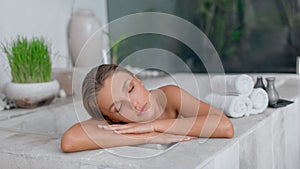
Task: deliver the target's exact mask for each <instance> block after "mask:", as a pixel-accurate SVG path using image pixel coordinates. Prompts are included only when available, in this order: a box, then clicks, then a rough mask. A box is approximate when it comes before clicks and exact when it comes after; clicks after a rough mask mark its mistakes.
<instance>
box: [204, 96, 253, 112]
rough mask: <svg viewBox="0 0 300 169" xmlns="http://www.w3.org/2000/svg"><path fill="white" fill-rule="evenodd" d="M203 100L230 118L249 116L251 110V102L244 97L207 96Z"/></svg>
mask: <svg viewBox="0 0 300 169" xmlns="http://www.w3.org/2000/svg"><path fill="white" fill-rule="evenodd" d="M205 100H206V101H207V102H208V103H210V104H211V105H212V106H214V107H216V108H218V109H220V110H221V111H223V112H224V113H225V114H226V115H227V116H230V117H242V116H249V115H250V113H251V110H252V102H251V100H250V98H248V97H246V96H221V95H218V94H209V95H207V96H206V97H205Z"/></svg>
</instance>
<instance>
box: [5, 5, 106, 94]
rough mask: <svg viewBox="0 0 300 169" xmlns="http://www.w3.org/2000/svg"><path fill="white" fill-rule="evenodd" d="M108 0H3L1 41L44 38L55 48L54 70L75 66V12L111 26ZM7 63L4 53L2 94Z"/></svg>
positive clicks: (53, 57) (53, 49) (53, 50)
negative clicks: (71, 28)
mask: <svg viewBox="0 0 300 169" xmlns="http://www.w3.org/2000/svg"><path fill="white" fill-rule="evenodd" d="M106 6H107V5H106V0H50V1H49V0H0V42H1V43H2V42H5V41H7V40H10V39H11V38H15V37H16V36H17V35H22V36H28V37H31V36H44V37H45V38H46V39H47V40H48V41H49V42H50V44H51V45H52V52H53V53H54V54H55V55H53V56H52V60H53V67H54V68H66V67H70V66H71V60H70V57H69V51H68V45H67V26H68V23H69V21H70V17H71V15H72V12H74V11H76V10H77V9H81V8H86V9H91V10H93V11H94V13H95V15H96V16H97V17H98V19H99V20H100V22H101V23H107V10H106ZM8 69H9V67H8V65H7V60H6V58H5V57H4V55H3V53H2V51H0V78H1V80H0V81H2V82H0V92H1V84H2V83H4V82H3V80H5V79H9V77H8V78H7V76H9V75H7V74H8V73H7V72H9V70H8Z"/></svg>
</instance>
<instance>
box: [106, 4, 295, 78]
mask: <svg viewBox="0 0 300 169" xmlns="http://www.w3.org/2000/svg"><path fill="white" fill-rule="evenodd" d="M299 9H300V1H299V0H263V1H261V0H164V1H160V0H151V1H150V0H143V1H136V0H126V1H124V0H113V1H108V20H109V21H112V20H115V19H117V18H119V17H122V16H125V15H128V14H132V13H137V12H145V11H147V12H163V13H169V14H173V15H176V16H179V17H182V18H184V19H186V20H188V21H189V22H191V23H193V24H194V25H196V26H197V27H198V28H200V29H201V30H202V31H203V32H204V33H205V34H206V36H208V38H209V39H210V40H211V42H212V43H213V45H214V47H215V48H216V50H217V52H218V53H219V56H220V58H221V60H222V63H223V66H224V70H225V72H227V73H235V72H275V73H276V72H287V73H294V72H295V69H296V56H297V55H300V31H299V30H300V10H299ZM111 33H112V34H113V32H111ZM187 33H188V32H187ZM149 47H152V48H162V49H166V50H168V51H171V52H172V53H174V54H176V55H177V56H180V58H181V59H182V60H183V61H184V62H185V63H187V64H188V65H189V67H190V68H191V69H192V71H193V72H205V68H204V66H203V65H202V62H201V60H200V59H199V58H198V57H197V55H195V53H194V52H193V51H192V50H190V48H189V47H187V46H185V44H182V43H181V42H179V41H178V40H175V39H172V38H170V37H166V36H162V35H154V34H146V35H137V36H134V37H131V38H128V39H126V40H124V41H123V42H122V43H121V44H120V46H119V48H120V50H119V54H118V55H119V56H120V57H119V58H118V62H121V61H122V59H123V58H125V57H126V56H127V55H128V54H129V53H132V52H134V51H138V50H140V49H143V48H149Z"/></svg>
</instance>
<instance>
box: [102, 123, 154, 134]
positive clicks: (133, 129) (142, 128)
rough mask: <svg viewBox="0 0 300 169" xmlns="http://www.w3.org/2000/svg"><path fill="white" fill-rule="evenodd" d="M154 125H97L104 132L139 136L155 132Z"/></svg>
mask: <svg viewBox="0 0 300 169" xmlns="http://www.w3.org/2000/svg"><path fill="white" fill-rule="evenodd" d="M154 125H155V124H154V123H152V122H150V123H128V124H113V125H98V127H99V128H103V129H104V130H113V131H114V132H116V133H120V134H129V133H131V134H139V133H151V132H155V126H154Z"/></svg>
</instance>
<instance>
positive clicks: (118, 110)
mask: <svg viewBox="0 0 300 169" xmlns="http://www.w3.org/2000/svg"><path fill="white" fill-rule="evenodd" d="M121 108H122V104H121V105H120V108H119V109H117V110H116V111H117V112H118V113H119V112H120V111H121Z"/></svg>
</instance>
